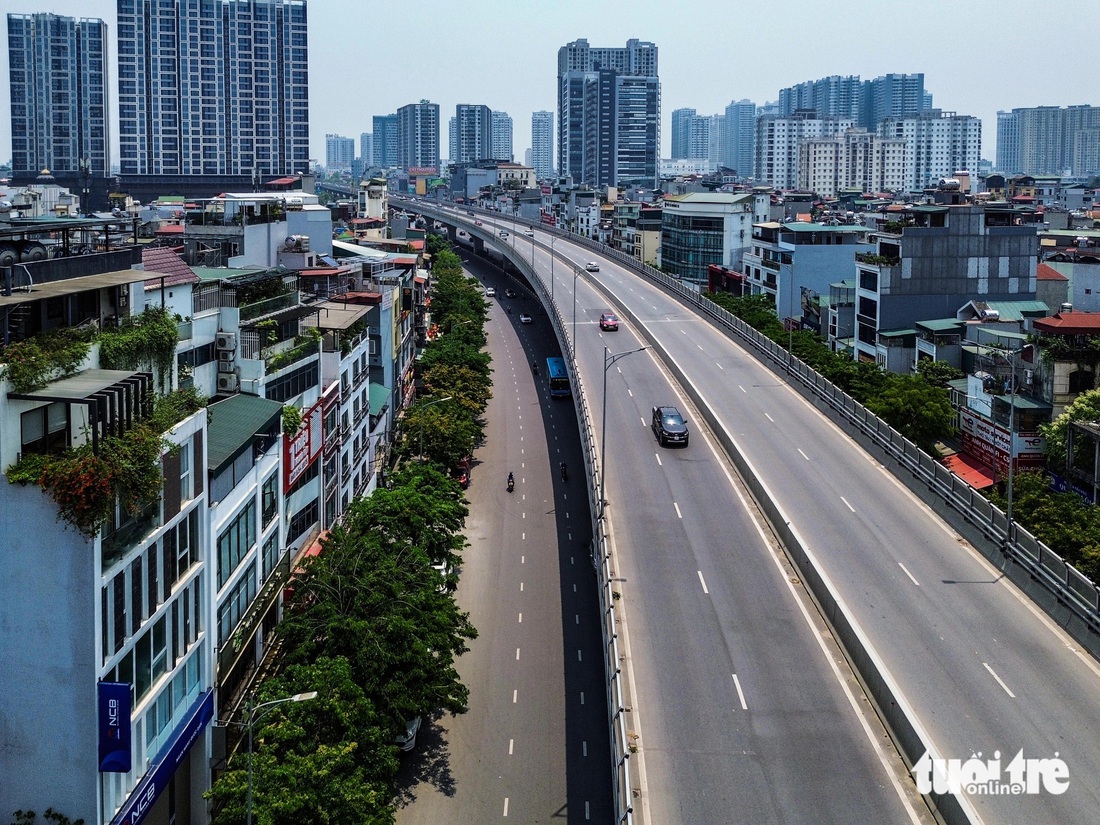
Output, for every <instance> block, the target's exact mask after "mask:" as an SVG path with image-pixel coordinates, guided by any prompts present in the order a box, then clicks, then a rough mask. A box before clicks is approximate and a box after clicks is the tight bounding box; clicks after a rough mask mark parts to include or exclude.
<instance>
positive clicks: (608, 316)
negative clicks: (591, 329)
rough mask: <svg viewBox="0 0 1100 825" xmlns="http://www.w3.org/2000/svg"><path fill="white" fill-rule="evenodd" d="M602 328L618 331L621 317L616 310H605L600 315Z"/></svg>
mask: <svg viewBox="0 0 1100 825" xmlns="http://www.w3.org/2000/svg"><path fill="white" fill-rule="evenodd" d="M600 329H602V330H605V331H608V332H618V331H619V317H618V316H617V315H616V314H615V313H614V312H605V313H604V314H603V315H601V316H600Z"/></svg>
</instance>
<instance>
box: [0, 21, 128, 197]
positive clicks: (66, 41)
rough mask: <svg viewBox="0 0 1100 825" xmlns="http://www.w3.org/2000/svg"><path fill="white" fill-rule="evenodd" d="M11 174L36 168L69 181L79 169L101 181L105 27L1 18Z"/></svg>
mask: <svg viewBox="0 0 1100 825" xmlns="http://www.w3.org/2000/svg"><path fill="white" fill-rule="evenodd" d="M8 71H9V77H10V81H11V142H12V167H13V168H12V171H13V173H14V177H15V179H16V180H19V179H20V178H24V177H29V178H31V179H33V178H35V177H36V176H37V175H38V174H39V172H41V171H42V169H44V168H48V169H49V170H50V171H51V172H52V173H53V175H54V177H55V178H56V179H57V180H58V181H59V182H62V181H63V180H64V179H66V178H67V179H69V181H75V179H77V178H79V177H80V174H81V168H82V166H83V165H85V164H86V165H87V169H88V174H89V175H91V176H94V177H97V178H100V179H102V178H105V177H107V175H108V174H109V173H110V164H109V159H108V156H107V145H108V134H109V111H108V110H109V106H108V100H107V26H106V25H104V23H103V21H102V20H90V19H83V20H80V21H79V22H77V21H76V20H74V19H73V18H71V17H59V16H57V15H54V14H31V15H22V14H9V15H8Z"/></svg>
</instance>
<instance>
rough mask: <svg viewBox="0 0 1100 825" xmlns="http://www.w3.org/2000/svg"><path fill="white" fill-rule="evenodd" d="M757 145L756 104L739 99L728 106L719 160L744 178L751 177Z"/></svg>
mask: <svg viewBox="0 0 1100 825" xmlns="http://www.w3.org/2000/svg"><path fill="white" fill-rule="evenodd" d="M755 147H756V104H754V103H753V102H752V101H751V100H738V101H736V102H731V103H730V105H729V106H727V107H726V114H725V126H724V128H723V132H722V142H721V148H720V149H719V153H718V162H719V164H720V165H722V166H725V167H726V168H727V169H733V170H735V171H736V172H737V174H738V175H740V176H741V177H743V178H747V177H751V176H752V172H753V158H754V155H755Z"/></svg>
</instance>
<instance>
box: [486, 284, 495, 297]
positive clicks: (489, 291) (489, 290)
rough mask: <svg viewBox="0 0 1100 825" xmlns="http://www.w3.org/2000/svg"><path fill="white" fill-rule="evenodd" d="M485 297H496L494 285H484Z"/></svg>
mask: <svg viewBox="0 0 1100 825" xmlns="http://www.w3.org/2000/svg"><path fill="white" fill-rule="evenodd" d="M485 297H486V298H495V297H497V290H496V287H492V286H487V287H485Z"/></svg>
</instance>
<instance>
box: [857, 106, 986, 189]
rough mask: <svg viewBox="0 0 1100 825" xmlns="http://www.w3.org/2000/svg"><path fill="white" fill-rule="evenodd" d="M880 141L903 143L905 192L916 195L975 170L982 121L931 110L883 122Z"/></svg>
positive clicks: (953, 113) (879, 128)
mask: <svg viewBox="0 0 1100 825" xmlns="http://www.w3.org/2000/svg"><path fill="white" fill-rule="evenodd" d="M878 134H879V137H883V138H896V139H901V140H904V141H905V169H904V175H905V178H904V179H905V188H906V189H908V190H909V191H910V192H913V191H919V190H921V189H923V188H924V187H926V186H928V185H930V184H932V183H935V181H936V180H938V179H939V178H949V177H951V176H952V175H954V174H955V172H957V171H959V170H961V169H968V170H974V169H977V168H978V159H979V158H980V157H981V149H982V121H981V119H980V118H977V117H973V116H971V115H959V114H956V113H955V112H943V111H940V110H939V109H932V110H931V111H928V112H917V113H915V114H912V115H906V116H904V117H888V118H885V119H884V120H883V121H882V122H881V123H879V126H878Z"/></svg>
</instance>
